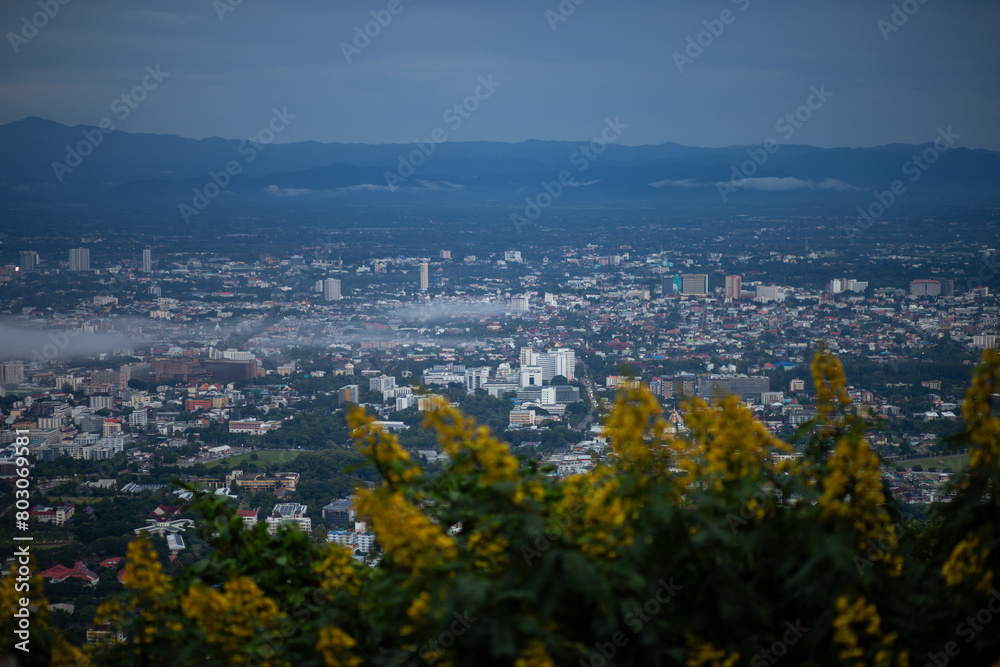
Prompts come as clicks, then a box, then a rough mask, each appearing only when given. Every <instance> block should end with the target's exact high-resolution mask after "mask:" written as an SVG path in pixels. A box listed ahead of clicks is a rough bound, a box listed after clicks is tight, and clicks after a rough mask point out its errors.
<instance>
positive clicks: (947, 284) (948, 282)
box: [941, 278, 955, 296]
mask: <svg viewBox="0 0 1000 667" xmlns="http://www.w3.org/2000/svg"><path fill="white" fill-rule="evenodd" d="M941 296H955V281H954V280H952V279H950V278H946V279H944V280H942V281H941Z"/></svg>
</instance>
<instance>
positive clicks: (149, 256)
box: [142, 248, 153, 273]
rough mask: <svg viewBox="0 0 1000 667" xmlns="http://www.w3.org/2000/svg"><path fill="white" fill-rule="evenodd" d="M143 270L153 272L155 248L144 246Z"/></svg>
mask: <svg viewBox="0 0 1000 667" xmlns="http://www.w3.org/2000/svg"><path fill="white" fill-rule="evenodd" d="M142 272H143V273H152V272H153V249H152V248H143V250H142Z"/></svg>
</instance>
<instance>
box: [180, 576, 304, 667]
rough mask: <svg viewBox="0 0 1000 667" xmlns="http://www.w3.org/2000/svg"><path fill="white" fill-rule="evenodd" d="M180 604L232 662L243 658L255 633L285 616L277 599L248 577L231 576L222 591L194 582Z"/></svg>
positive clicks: (270, 626)
mask: <svg viewBox="0 0 1000 667" xmlns="http://www.w3.org/2000/svg"><path fill="white" fill-rule="evenodd" d="M181 608H182V610H183V613H184V616H185V617H186V618H188V619H189V620H191V621H193V622H194V623H195V624H196V625H197V626H198V627H199V628H200V629H201V631H202V632H204V633H205V638H206V639H207V640H208V642H209V643H210V644H213V645H214V646H216V647H218V648H219V649H221V650H222V651H224V652H225V653H226V655H227V658H228V659H229V660H230V661H232V662H233V663H236V664H242V663H244V662H246V660H247V656H246V654H245V652H244V651H243V649H244V646H245V645H246V644H247V643H248V642H249V641H250V640H252V639H253V638H254V636H256V635H257V633H259V632H266V631H274V630H275V629H276V628H277V627H278V624H279V623H280V622H281V620H282V619H284V618H285V616H284V614H283V613H282V612H281V611H280V610H279V609H278V605H277V603H276V602H275V601H274V600H272V599H271V598H269V597H268V596H266V595H264V593H263V591H261V590H260V588H258V587H257V584H255V583H254V582H253V580H252V579H250V578H248V577H239V578H237V579H233V580H232V581H230V582H228V583H227V584H226V585H225V588H224V590H223V591H222V592H220V591H218V590H216V589H214V588H210V587H208V586H206V585H205V584H202V583H197V584H194V585H193V586H191V588H189V589H188V591H187V593H186V594H185V595H184V598H183V600H182V605H181ZM176 629H177V630H178V631H180V630H181V629H182V628H176Z"/></svg>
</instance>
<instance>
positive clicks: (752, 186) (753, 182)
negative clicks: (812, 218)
mask: <svg viewBox="0 0 1000 667" xmlns="http://www.w3.org/2000/svg"><path fill="white" fill-rule="evenodd" d="M717 185H723V186H726V185H728V186H732V187H734V188H743V189H745V190H758V191H760V192H788V191H790V190H825V191H830V192H853V191H857V190H859V188H856V187H855V186H853V185H851V184H850V183H845V182H844V181H839V180H837V179H835V178H827V179H824V180H822V181H820V182H819V183H817V182H815V181H810V180H804V179H801V178H794V177H792V176H784V177H777V176H767V177H764V178H745V179H742V180H733V181H721V182H720V183H718V184H717Z"/></svg>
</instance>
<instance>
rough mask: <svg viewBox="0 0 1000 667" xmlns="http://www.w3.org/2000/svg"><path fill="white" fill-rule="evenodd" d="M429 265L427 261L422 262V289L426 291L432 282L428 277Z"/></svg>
mask: <svg viewBox="0 0 1000 667" xmlns="http://www.w3.org/2000/svg"><path fill="white" fill-rule="evenodd" d="M427 272H428V267H427V262H420V291H421V292H426V291H427V287H428V285H429V284H430V280H429V279H428V273H427Z"/></svg>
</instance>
